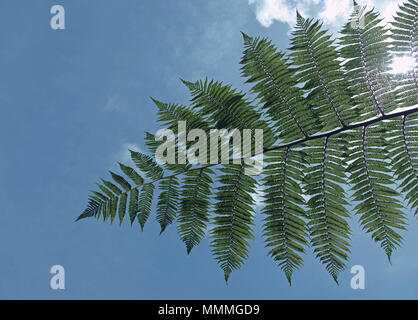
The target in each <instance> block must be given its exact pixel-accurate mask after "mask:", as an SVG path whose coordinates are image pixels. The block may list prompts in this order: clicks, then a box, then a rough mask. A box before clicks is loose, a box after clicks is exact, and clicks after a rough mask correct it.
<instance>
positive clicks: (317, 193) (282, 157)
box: [78, 0, 418, 283]
mask: <svg viewBox="0 0 418 320" xmlns="http://www.w3.org/2000/svg"><path fill="white" fill-rule="evenodd" d="M354 7H355V9H354V10H353V13H352V15H351V18H350V20H349V21H348V22H347V23H346V25H345V26H344V27H343V29H342V30H341V37H340V38H339V39H338V40H334V39H333V37H332V35H331V34H330V33H329V32H328V31H327V30H326V29H324V27H323V25H322V23H321V21H320V20H315V19H305V18H303V17H302V16H301V15H300V14H299V13H297V24H296V26H295V29H294V31H293V32H292V38H291V47H290V48H289V50H288V52H280V51H279V50H278V49H277V48H276V47H275V46H274V45H273V44H272V43H271V41H269V40H268V39H262V38H252V37H250V36H248V35H246V34H243V38H244V51H243V56H242V60H241V65H242V76H243V77H245V78H246V79H247V80H246V81H247V83H249V84H250V85H251V86H252V88H251V91H250V93H249V94H250V95H254V96H255V99H249V98H248V97H247V95H246V94H245V93H243V92H238V91H237V90H234V89H232V88H231V87H230V86H228V85H224V84H223V83H221V82H217V81H210V80H208V79H206V80H202V81H197V82H195V83H192V82H188V81H185V80H182V81H183V83H184V84H185V85H186V87H187V88H188V89H189V91H190V93H191V96H192V98H191V104H190V106H182V105H178V104H167V103H163V102H160V101H157V100H153V101H154V103H155V104H156V106H157V109H158V120H159V122H161V124H162V125H164V126H165V127H166V128H168V129H170V130H172V131H173V133H174V135H175V138H174V140H175V141H176V142H178V141H179V140H180V134H181V133H180V132H178V129H177V124H178V122H179V121H187V123H188V128H199V129H203V130H204V131H205V132H209V130H210V129H222V128H224V129H227V130H232V129H252V130H255V129H263V131H264V144H263V149H262V151H263V152H262V154H263V157H264V161H265V165H264V168H263V171H262V173H261V176H260V177H257V176H250V175H249V174H248V173H247V172H246V169H248V167H249V166H250V165H249V164H248V163H247V162H245V159H244V158H239V159H237V158H234V159H233V160H234V161H233V163H229V164H225V163H221V164H215V163H210V164H207V163H208V162H204V163H182V162H181V161H178V162H177V164H164V165H159V164H158V163H157V162H156V161H155V159H154V157H153V156H154V153H155V151H156V149H157V148H158V146H159V145H160V144H161V141H156V137H155V136H154V135H153V134H151V133H146V137H145V144H146V145H147V146H148V148H149V151H150V154H151V155H146V154H142V153H138V152H134V151H131V156H132V160H133V162H134V163H135V165H136V167H137V168H131V167H128V166H126V165H124V164H120V169H121V172H122V173H121V174H117V173H114V172H111V173H110V175H111V178H112V181H109V180H104V179H102V180H101V182H100V183H99V184H98V190H97V191H92V192H91V195H90V198H89V203H88V206H87V208H86V209H85V210H84V212H83V213H82V214H81V215H80V217H79V218H78V219H82V218H87V217H95V218H97V219H99V218H100V217H102V218H103V219H104V220H108V219H110V221H111V222H113V221H114V219H115V218H116V216H118V217H119V221H120V223H122V222H123V220H124V218H125V214H126V212H128V216H129V220H130V223H131V224H133V223H134V222H135V220H138V222H139V225H140V227H141V229H142V228H143V227H144V225H145V224H146V222H147V220H148V218H149V216H150V215H151V213H152V211H153V207H154V206H153V198H154V191H156V190H157V189H158V190H159V192H157V193H158V201H156V203H155V204H154V205H155V206H156V219H157V221H158V223H159V224H160V226H161V232H164V230H165V229H166V228H167V227H169V226H170V225H171V224H173V223H177V231H178V234H179V237H180V239H181V241H183V242H184V244H185V246H186V250H187V253H190V252H191V251H192V249H193V248H194V247H195V246H197V245H198V244H199V243H200V241H201V240H202V238H203V237H205V235H207V234H208V235H209V238H210V241H211V248H212V252H213V256H214V257H215V259H216V260H217V262H218V263H219V265H220V267H221V268H222V270H223V272H224V275H225V279H226V280H227V281H228V278H229V276H230V274H231V272H232V271H234V270H237V269H239V268H240V267H241V265H242V264H243V263H244V261H245V260H246V259H247V257H248V251H249V240H251V239H253V237H254V235H253V230H252V227H253V224H254V217H255V214H256V208H255V201H254V194H255V193H257V192H259V190H260V189H261V190H262V194H263V205H264V206H263V208H262V209H261V212H262V214H263V216H264V226H263V237H264V239H265V242H266V246H267V248H268V250H269V251H268V253H269V255H270V256H271V257H272V258H273V259H274V261H275V262H276V263H277V264H278V266H279V267H280V268H281V269H282V270H283V272H284V273H285V276H286V278H287V279H288V281H289V283H291V281H292V274H293V273H294V271H295V270H296V269H298V268H300V267H301V265H302V264H303V255H304V253H305V251H306V249H307V247H308V246H311V247H312V250H313V252H314V254H315V255H316V257H317V258H318V259H319V261H321V262H322V263H323V264H324V265H325V268H326V269H327V270H328V272H329V273H330V274H331V276H332V277H333V278H334V280H335V281H338V275H339V274H340V273H341V272H342V271H343V270H344V268H345V264H346V262H347V260H348V258H349V255H350V233H351V232H350V227H349V223H348V220H349V218H350V217H351V216H353V215H356V216H357V217H358V220H359V223H360V225H361V227H362V228H363V229H364V231H365V232H367V233H369V234H370V236H371V237H372V239H373V240H375V241H376V242H378V243H379V245H380V246H381V247H382V248H383V250H384V251H385V253H386V254H387V256H388V258H389V259H390V258H391V255H392V253H393V251H394V250H395V249H396V248H397V247H399V245H400V244H401V243H402V235H401V231H402V230H405V229H406V225H407V219H408V211H409V210H408V209H410V211H412V212H413V213H414V214H415V215H416V214H417V212H418V82H417V63H418V53H417V52H418V50H417V44H418V2H417V1H416V0H407V1H406V2H405V3H404V4H402V5H401V6H400V7H399V9H398V11H397V13H396V16H395V17H394V20H393V22H392V24H391V25H389V26H386V25H384V24H383V23H382V18H380V17H379V13H378V12H376V11H375V10H368V9H367V8H366V7H361V6H358V5H357V3H355V2H354ZM359 21H362V22H363V24H364V25H360V24H359ZM399 57H408V58H409V59H412V61H414V63H413V65H411V69H410V72H408V73H406V74H402V75H399V74H395V73H394V72H390V71H391V63H392V61H393V59H396V58H399ZM253 98H254V97H253ZM186 144H187V145H186V146H178V148H175V157H176V159H177V160H179V159H180V151H179V150H180V148H185V147H188V146H189V145H191V144H192V143H190V142H189V141H188V142H187V143H186ZM227 151H232V150H227ZM199 152H203V151H202V150H199ZM251 152H252V153H251V155H255V154H256V153H257V152H256V150H255V148H253V149H252V150H251ZM202 156H203V158H204V159H205V158H206V156H208V157H209V158H210V156H209V154H208V155H206V154H202ZM229 156H231V154H229ZM215 158H216V159H217V158H218V155H217V154H216V155H215ZM231 158H232V156H231ZM231 160H232V159H231ZM237 160H238V161H237ZM350 200H351V201H350ZM351 204H352V205H353V207H354V210H353V212H352V211H351V210H349V205H351Z"/></svg>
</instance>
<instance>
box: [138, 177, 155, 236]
mask: <svg viewBox="0 0 418 320" xmlns="http://www.w3.org/2000/svg"><path fill="white" fill-rule="evenodd" d="M154 190H155V185H154V184H152V183H146V184H144V185H143V186H142V190H141V195H140V197H139V200H138V205H137V213H138V214H137V217H138V222H139V224H140V226H141V230H142V231H143V230H144V226H145V223H146V222H147V220H148V217H149V216H150V214H151V206H152V200H153V197H154Z"/></svg>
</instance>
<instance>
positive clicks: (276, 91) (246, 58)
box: [240, 34, 317, 142]
mask: <svg viewBox="0 0 418 320" xmlns="http://www.w3.org/2000/svg"><path fill="white" fill-rule="evenodd" d="M243 37H244V48H245V51H244V55H243V57H242V59H241V62H240V63H241V64H242V65H243V67H242V75H243V76H244V77H247V78H248V80H247V83H254V86H253V87H252V92H254V93H256V94H257V97H258V98H259V99H260V101H261V102H262V103H264V106H263V109H264V110H266V112H267V114H268V116H269V117H270V118H271V119H272V120H273V121H274V129H275V131H276V132H279V134H280V135H279V137H280V138H281V139H283V141H286V142H287V141H294V140H297V139H299V138H306V137H308V135H309V134H311V133H313V132H314V131H315V129H317V124H316V123H315V120H316V119H315V115H314V114H313V113H312V112H311V110H310V109H309V108H308V107H307V105H306V104H305V101H304V98H303V93H302V91H301V89H299V88H298V87H297V86H296V80H295V70H294V69H292V68H291V67H290V64H289V62H288V61H287V59H285V56H284V54H283V53H280V52H278V51H277V49H276V47H275V46H274V45H272V43H271V41H269V40H267V39H260V38H251V37H249V36H247V35H246V34H243ZM308 131H309V132H308Z"/></svg>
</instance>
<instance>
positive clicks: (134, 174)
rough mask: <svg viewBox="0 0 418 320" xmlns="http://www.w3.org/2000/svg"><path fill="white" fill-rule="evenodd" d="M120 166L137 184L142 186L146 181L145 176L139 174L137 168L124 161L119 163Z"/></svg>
mask: <svg viewBox="0 0 418 320" xmlns="http://www.w3.org/2000/svg"><path fill="white" fill-rule="evenodd" d="M119 167H120V169H121V170H122V172H123V173H124V174H126V175H127V176H128V177H129V178H130V179H131V180H132V181H133V182H134V183H135V184H136V185H137V186H141V185H142V184H143V183H144V178H142V176H141V175H140V174H138V173H137V172H136V171H135V169H133V168H131V167H129V166H125V165H124V164H122V163H119Z"/></svg>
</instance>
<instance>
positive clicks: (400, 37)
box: [391, 0, 418, 106]
mask: <svg viewBox="0 0 418 320" xmlns="http://www.w3.org/2000/svg"><path fill="white" fill-rule="evenodd" d="M394 20H395V21H394V22H392V26H393V28H392V29H391V31H392V33H393V34H392V36H391V38H392V39H393V40H394V41H393V50H394V51H395V53H396V54H398V55H401V56H405V55H406V56H407V57H408V56H409V57H411V58H413V59H414V60H415V65H414V66H412V70H411V74H410V75H409V77H405V78H404V79H403V81H401V83H400V85H402V90H400V96H401V98H402V100H401V101H402V102H403V103H404V104H405V105H406V106H412V105H417V104H418V2H417V1H416V0H407V1H406V2H405V3H404V4H403V5H401V6H400V7H399V11H398V12H397V13H396V15H395V17H394Z"/></svg>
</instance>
